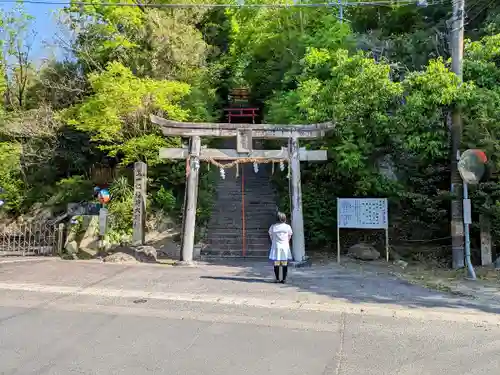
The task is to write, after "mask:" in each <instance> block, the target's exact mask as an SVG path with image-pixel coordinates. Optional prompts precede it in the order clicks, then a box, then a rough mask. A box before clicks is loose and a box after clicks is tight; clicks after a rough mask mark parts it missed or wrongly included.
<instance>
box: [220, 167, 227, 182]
mask: <svg viewBox="0 0 500 375" xmlns="http://www.w3.org/2000/svg"><path fill="white" fill-rule="evenodd" d="M220 178H222V179H223V180H225V179H226V171H225V169H224V168H222V167H220Z"/></svg>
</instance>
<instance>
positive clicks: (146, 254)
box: [134, 246, 158, 263]
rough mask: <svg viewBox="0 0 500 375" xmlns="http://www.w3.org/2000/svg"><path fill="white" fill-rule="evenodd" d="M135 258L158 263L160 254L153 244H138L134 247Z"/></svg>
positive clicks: (140, 260)
mask: <svg viewBox="0 0 500 375" xmlns="http://www.w3.org/2000/svg"><path fill="white" fill-rule="evenodd" d="M134 251H135V259H137V260H138V261H139V262H144V263H156V262H157V261H158V254H157V253H156V249H155V248H154V247H153V246H137V247H134Z"/></svg>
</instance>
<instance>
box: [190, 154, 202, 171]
mask: <svg viewBox="0 0 500 375" xmlns="http://www.w3.org/2000/svg"><path fill="white" fill-rule="evenodd" d="M191 169H193V170H194V171H195V172H196V171H197V170H198V169H200V161H199V160H198V158H196V157H195V158H193V159H192V160H191Z"/></svg>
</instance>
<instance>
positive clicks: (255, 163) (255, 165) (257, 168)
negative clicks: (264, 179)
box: [253, 161, 259, 173]
mask: <svg viewBox="0 0 500 375" xmlns="http://www.w3.org/2000/svg"><path fill="white" fill-rule="evenodd" d="M253 171H254V172H255V173H259V164H257V162H255V161H254V162H253Z"/></svg>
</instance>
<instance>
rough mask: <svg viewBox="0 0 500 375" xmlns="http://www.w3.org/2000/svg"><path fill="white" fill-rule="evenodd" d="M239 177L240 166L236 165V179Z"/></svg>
mask: <svg viewBox="0 0 500 375" xmlns="http://www.w3.org/2000/svg"><path fill="white" fill-rule="evenodd" d="M238 177H240V165H239V164H238V163H236V178H238Z"/></svg>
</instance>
